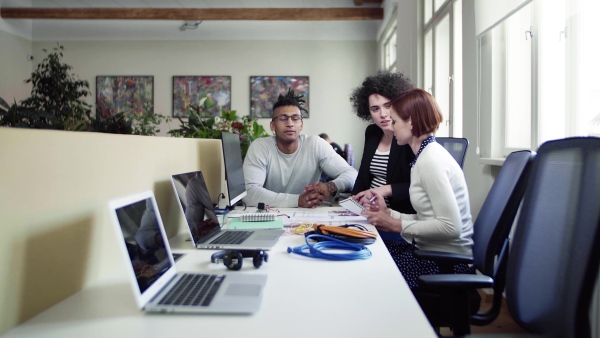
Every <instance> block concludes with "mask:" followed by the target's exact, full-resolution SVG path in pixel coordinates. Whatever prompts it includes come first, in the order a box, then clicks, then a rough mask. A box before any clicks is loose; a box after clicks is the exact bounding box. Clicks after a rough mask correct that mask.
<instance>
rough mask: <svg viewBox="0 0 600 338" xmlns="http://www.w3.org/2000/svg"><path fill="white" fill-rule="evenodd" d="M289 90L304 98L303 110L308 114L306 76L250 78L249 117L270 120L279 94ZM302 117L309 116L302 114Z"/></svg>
mask: <svg viewBox="0 0 600 338" xmlns="http://www.w3.org/2000/svg"><path fill="white" fill-rule="evenodd" d="M289 88H292V89H294V92H296V94H302V95H303V96H304V100H305V101H306V102H305V103H304V108H305V109H306V110H307V111H308V112H310V109H309V105H308V103H309V101H308V76H250V116H253V117H258V118H261V117H265V118H270V117H271V114H272V112H273V104H274V103H275V102H276V101H277V98H278V97H279V94H285V93H286V92H287V91H288V89H289ZM302 117H303V118H308V117H309V114H308V113H306V112H302Z"/></svg>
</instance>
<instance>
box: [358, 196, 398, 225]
mask: <svg viewBox="0 0 600 338" xmlns="http://www.w3.org/2000/svg"><path fill="white" fill-rule="evenodd" d="M351 197H352V199H353V200H355V201H357V202H358V203H360V205H362V206H363V207H365V209H366V210H365V211H363V212H362V213H361V215H363V216H365V217H366V218H367V220H368V221H369V223H371V224H373V225H374V226H375V227H376V228H377V230H381V231H388V232H402V221H401V220H398V219H395V218H393V217H392V216H391V210H390V209H388V207H387V205H386V204H385V200H384V198H383V196H382V195H381V194H379V193H378V192H377V191H375V190H374V189H370V190H365V191H361V192H359V193H358V194H356V195H353V196H351Z"/></svg>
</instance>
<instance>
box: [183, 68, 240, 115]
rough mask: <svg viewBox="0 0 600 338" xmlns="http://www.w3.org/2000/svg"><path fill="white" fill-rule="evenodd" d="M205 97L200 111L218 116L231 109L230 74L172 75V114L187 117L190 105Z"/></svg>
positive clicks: (197, 103) (198, 102)
mask: <svg viewBox="0 0 600 338" xmlns="http://www.w3.org/2000/svg"><path fill="white" fill-rule="evenodd" d="M203 98H206V100H205V101H204V103H203V105H202V107H201V108H202V110H201V112H204V113H208V114H209V115H210V116H213V117H214V116H219V115H220V114H221V111H230V110H231V76H173V116H174V117H188V115H189V111H190V106H191V105H194V106H198V105H199V104H200V100H202V99H203Z"/></svg>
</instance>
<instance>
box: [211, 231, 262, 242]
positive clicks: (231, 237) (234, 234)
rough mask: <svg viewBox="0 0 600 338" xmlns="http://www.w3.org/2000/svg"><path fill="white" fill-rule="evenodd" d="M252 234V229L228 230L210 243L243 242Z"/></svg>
mask: <svg viewBox="0 0 600 338" xmlns="http://www.w3.org/2000/svg"><path fill="white" fill-rule="evenodd" d="M250 235H252V231H227V232H225V233H224V234H222V235H221V236H219V237H217V238H215V239H214V240H212V242H210V244H242V242H243V241H245V240H246V239H247V238H248V237H250Z"/></svg>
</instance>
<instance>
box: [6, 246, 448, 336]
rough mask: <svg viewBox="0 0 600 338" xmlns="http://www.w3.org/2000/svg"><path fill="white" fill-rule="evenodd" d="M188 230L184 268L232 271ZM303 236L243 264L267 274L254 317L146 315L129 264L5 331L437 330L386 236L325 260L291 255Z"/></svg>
mask: <svg viewBox="0 0 600 338" xmlns="http://www.w3.org/2000/svg"><path fill="white" fill-rule="evenodd" d="M187 238H188V236H187V235H186V234H184V235H179V236H177V237H175V238H174V239H172V240H171V246H172V248H173V251H174V252H179V253H186V255H185V256H184V257H183V258H181V259H180V260H179V262H178V263H177V267H178V270H180V271H186V270H187V271H223V272H224V271H226V268H225V266H223V265H222V264H212V263H210V255H211V254H212V253H213V252H214V251H212V250H196V249H194V248H192V246H191V243H190V242H189V241H186V239H187ZM303 243H304V237H303V236H297V235H296V236H283V237H281V239H280V240H279V242H278V243H277V245H276V246H275V247H274V248H273V249H272V250H271V251H270V252H269V261H268V262H267V263H264V264H263V266H262V267H261V268H260V269H255V268H254V266H253V265H252V261H251V259H244V265H243V267H242V270H241V271H237V272H235V271H233V272H231V273H247V274H250V273H264V274H267V275H268V280H267V286H266V289H265V293H264V298H263V302H262V306H261V309H260V310H259V312H258V313H256V314H254V315H250V316H234V315H229V316H224V315H161V314H146V313H144V312H142V311H139V310H138V309H137V307H136V304H135V301H134V298H133V295H132V293H131V287H130V285H129V284H128V280H127V276H126V274H125V273H126V272H125V270H122V271H118V273H115V275H114V276H112V277H111V278H107V279H106V280H105V281H104V282H103V283H99V284H98V285H97V286H95V287H89V288H86V289H84V290H82V291H80V292H78V293H77V294H75V295H73V296H71V297H69V298H67V299H65V300H64V301H62V302H61V303H59V304H57V305H56V306H54V307H52V308H50V309H49V310H47V311H45V312H43V313H41V314H39V315H38V316H36V317H34V318H33V319H31V320H29V321H27V322H25V323H23V324H22V325H20V326H18V327H16V328H14V329H12V330H11V331H9V332H7V333H6V334H5V335H4V337H57V338H58V337H60V338H65V337H102V338H105V337H177V336H179V337H184V336H188V335H191V336H193V337H196V336H198V337H209V338H214V337H261V338H264V337H286V338H294V337H302V338H306V337H309V336H313V337H392V336H394V337H411V338H412V337H419V338H427V337H437V336H436V334H435V332H434V331H433V329H432V328H431V326H430V325H429V322H428V321H427V318H426V317H425V315H424V314H423V312H422V311H421V309H420V307H419V305H418V303H417V301H416V300H415V298H414V297H413V295H412V293H411V291H410V290H409V288H408V286H407V285H406V283H405V282H404V279H403V278H402V275H401V274H400V272H399V271H398V269H397V267H396V265H395V263H394V262H393V260H392V258H391V257H390V255H389V253H388V251H387V249H386V247H385V245H384V244H383V242H382V241H381V240H380V239H378V240H377V241H376V242H375V244H373V245H369V249H370V250H371V251H372V252H373V257H371V258H369V259H367V260H358V261H325V260H318V259H311V258H306V257H302V256H298V255H294V254H288V253H287V251H286V249H287V247H288V246H297V245H301V244H303Z"/></svg>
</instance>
